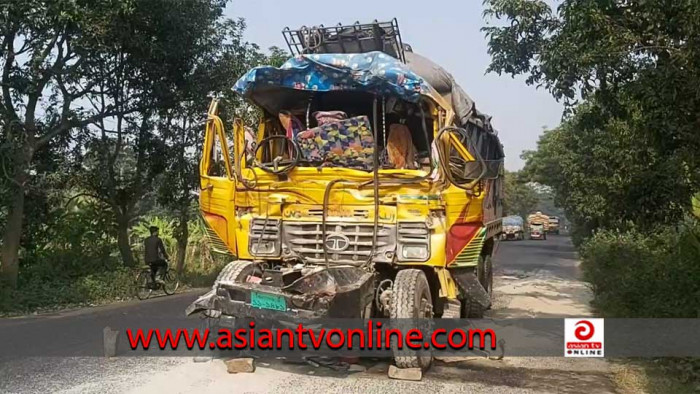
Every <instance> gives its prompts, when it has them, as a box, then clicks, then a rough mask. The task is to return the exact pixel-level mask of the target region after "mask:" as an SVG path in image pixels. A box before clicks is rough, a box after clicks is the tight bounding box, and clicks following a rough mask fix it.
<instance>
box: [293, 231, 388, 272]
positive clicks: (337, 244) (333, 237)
mask: <svg viewBox="0 0 700 394" xmlns="http://www.w3.org/2000/svg"><path fill="white" fill-rule="evenodd" d="M282 228H283V232H284V244H285V246H286V247H287V249H288V252H287V253H290V254H293V255H295V256H296V257H298V258H300V259H301V260H303V261H305V262H308V263H315V264H322V263H325V260H324V257H323V244H322V239H321V237H322V228H321V223H318V222H313V223H289V222H285V223H284V226H282ZM373 231H374V224H372V223H327V224H326V242H327V246H330V248H329V250H328V261H329V262H332V263H335V264H351V265H357V264H361V263H363V262H365V261H367V258H368V257H369V255H370V253H371V252H372V238H373V234H374V232H373ZM395 233H396V231H395V226H391V225H383V224H379V225H378V227H377V245H376V248H375V253H374V258H373V259H372V261H374V262H386V263H389V262H391V261H392V260H393V258H394V254H395V252H396V235H395Z"/></svg>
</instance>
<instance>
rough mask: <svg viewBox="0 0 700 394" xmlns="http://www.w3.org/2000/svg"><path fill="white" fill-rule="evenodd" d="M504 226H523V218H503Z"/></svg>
mask: <svg viewBox="0 0 700 394" xmlns="http://www.w3.org/2000/svg"><path fill="white" fill-rule="evenodd" d="M503 225H504V226H522V225H523V218H521V217H520V216H506V217H504V218H503Z"/></svg>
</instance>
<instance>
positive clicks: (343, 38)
mask: <svg viewBox="0 0 700 394" xmlns="http://www.w3.org/2000/svg"><path fill="white" fill-rule="evenodd" d="M282 35H283V36H284V39H285V41H287V46H289V50H290V51H291V52H292V55H294V56H297V55H301V54H310V53H365V52H372V51H382V52H384V53H386V54H387V55H390V56H393V57H395V58H397V59H399V60H400V61H402V62H404V63H405V62H406V58H405V56H404V44H403V42H402V41H401V32H400V31H399V22H398V21H397V20H396V18H394V19H392V20H391V21H389V22H377V21H376V20H375V21H374V22H372V23H364V24H362V23H360V22H355V23H354V24H352V25H343V24H341V23H339V24H337V25H336V26H332V27H325V26H323V25H318V26H313V27H306V26H302V27H300V28H299V29H296V30H292V29H290V28H289V27H285V28H284V30H282Z"/></svg>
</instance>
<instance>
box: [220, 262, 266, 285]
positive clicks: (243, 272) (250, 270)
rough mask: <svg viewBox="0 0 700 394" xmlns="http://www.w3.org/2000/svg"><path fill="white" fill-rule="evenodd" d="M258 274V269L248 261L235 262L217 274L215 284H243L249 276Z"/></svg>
mask: <svg viewBox="0 0 700 394" xmlns="http://www.w3.org/2000/svg"><path fill="white" fill-rule="evenodd" d="M258 272H260V269H259V268H258V267H257V266H256V265H255V264H253V263H252V262H250V261H245V260H236V261H232V262H230V263H228V264H227V265H226V267H224V269H222V270H221V272H219V276H218V277H217V278H216V282H214V283H220V282H245V280H246V278H248V276H249V275H253V274H255V273H258Z"/></svg>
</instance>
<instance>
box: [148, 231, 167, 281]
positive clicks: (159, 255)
mask: <svg viewBox="0 0 700 394" xmlns="http://www.w3.org/2000/svg"><path fill="white" fill-rule="evenodd" d="M149 230H150V231H151V236H150V237H148V238H146V240H145V241H144V249H145V253H146V256H145V259H144V261H145V262H146V264H148V265H149V266H150V267H151V283H163V280H162V279H161V277H162V271H164V270H165V268H167V267H168V262H167V260H168V253H167V252H166V251H165V245H163V240H162V239H160V237H158V230H159V229H158V227H156V226H151V227H150V228H149ZM160 270H162V271H161V275H159V277H158V279H157V282H156V274H157V273H158V271H160Z"/></svg>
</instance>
